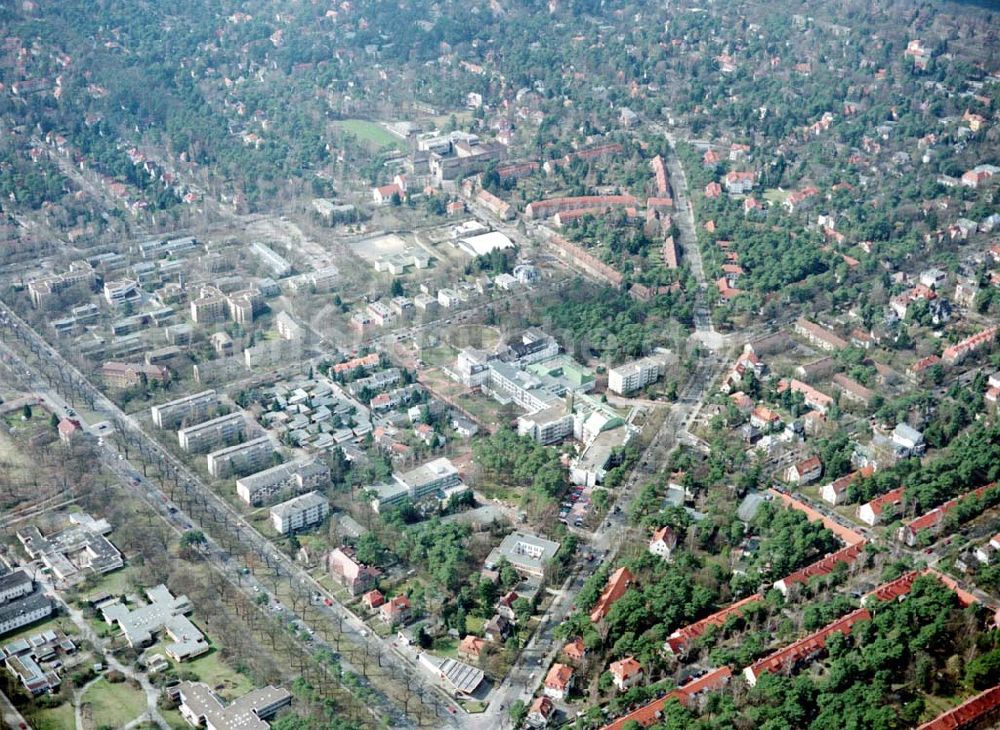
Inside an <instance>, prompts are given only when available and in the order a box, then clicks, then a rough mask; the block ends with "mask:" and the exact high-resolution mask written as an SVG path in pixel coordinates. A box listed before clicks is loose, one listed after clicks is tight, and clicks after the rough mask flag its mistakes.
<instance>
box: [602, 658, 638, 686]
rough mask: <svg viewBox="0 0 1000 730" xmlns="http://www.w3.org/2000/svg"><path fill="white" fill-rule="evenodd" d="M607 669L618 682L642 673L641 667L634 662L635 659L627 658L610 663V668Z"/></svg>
mask: <svg viewBox="0 0 1000 730" xmlns="http://www.w3.org/2000/svg"><path fill="white" fill-rule="evenodd" d="M608 669H609V670H610V672H611V674H612V675H614V676H615V677H617V678H619V679H620V680H625V679H628V678H629V677H632V676H633V675H636V674H639V673H640V672H641V671H642V665H641V664H640V663H639V662H637V661H636V660H635V657H630V656H627V657H625V658H624V659H619V660H618V661H616V662H611V666H609V667H608Z"/></svg>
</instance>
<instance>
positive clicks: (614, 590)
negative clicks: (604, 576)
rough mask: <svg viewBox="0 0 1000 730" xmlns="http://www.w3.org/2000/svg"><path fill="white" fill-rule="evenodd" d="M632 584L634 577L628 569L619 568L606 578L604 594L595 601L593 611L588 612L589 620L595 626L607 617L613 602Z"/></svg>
mask: <svg viewBox="0 0 1000 730" xmlns="http://www.w3.org/2000/svg"><path fill="white" fill-rule="evenodd" d="M634 582H635V576H634V575H632V573H631V572H630V571H629V569H628V568H619V569H618V570H616V571H615V572H614V573H612V574H611V577H610V578H608V584H607V586H605V588H604V592H603V593H602V594H601V597H600V598H598V599H597V603H596V604H594V609H593V610H592V611H591V612H590V620H591V621H593V622H594V623H595V624H596V623H598V622H599V621H601V620H602V619H603V618H604V617H605V616H607V615H608V611H610V610H611V607H612V606H613V605H614V604H615V601H617V600H618V599H619V598H621V597H622V596H624V595H625V591H627V590H628V588H629V586H630V585H632V584H633V583H634Z"/></svg>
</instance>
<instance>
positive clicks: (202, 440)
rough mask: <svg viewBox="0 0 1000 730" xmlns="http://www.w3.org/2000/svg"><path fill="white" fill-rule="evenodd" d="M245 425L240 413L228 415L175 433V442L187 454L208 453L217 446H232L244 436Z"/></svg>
mask: <svg viewBox="0 0 1000 730" xmlns="http://www.w3.org/2000/svg"><path fill="white" fill-rule="evenodd" d="M246 430H247V424H246V420H245V419H244V418H243V414H242V413H230V414H229V415H226V416H219V417H218V418H213V419H211V420H210V421H205V422H204V423H199V424H196V425H194V426H188V427H186V428H182V429H180V430H179V431H178V432H177V441H178V443H180V446H181V448H182V449H184V450H185V451H187V452H196V453H197V452H202V451H210V450H211V449H214V448H216V447H217V446H222V445H227V444H232V443H234V442H236V441H239V440H240V439H241V438H243V437H244V436H245V435H246Z"/></svg>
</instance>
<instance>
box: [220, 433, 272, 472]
mask: <svg viewBox="0 0 1000 730" xmlns="http://www.w3.org/2000/svg"><path fill="white" fill-rule="evenodd" d="M273 453H274V446H273V445H272V444H271V439H269V438H268V437H267V436H261V437H260V438H255V439H252V440H250V441H246V442H244V443H242V444H236V445H235V446H227V447H226V448H224V449H219V450H218V451H213V452H212V453H210V454H209V455H208V457H207V458H208V473H209V474H211V475H212V476H213V477H215V478H216V479H225V478H226V477H228V476H232V475H233V474H252V473H253V472H255V471H260V470H261V469H263V468H264V467H265V466H267V465H268V464H269V463H270V461H271V455H272V454H273Z"/></svg>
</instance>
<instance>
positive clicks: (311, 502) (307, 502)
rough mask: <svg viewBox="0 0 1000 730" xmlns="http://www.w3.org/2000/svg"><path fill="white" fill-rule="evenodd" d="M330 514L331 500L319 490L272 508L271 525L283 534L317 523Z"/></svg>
mask: <svg viewBox="0 0 1000 730" xmlns="http://www.w3.org/2000/svg"><path fill="white" fill-rule="evenodd" d="M328 514H330V501H329V500H328V499H327V498H326V497H324V496H323V495H322V494H320V493H319V492H309V493H307V494H302V495H299V496H298V497H293V498H292V499H290V500H288V501H287V502H282V503H281V504H276V505H275V506H274V507H272V508H271V525H272V526H273V527H274V529H275V530H277V531H278V532H279V533H281V534H283V535H284V534H287V533H289V532H294V531H296V530H301V529H303V528H305V527H309V526H311V525H317V524H319V523H320V522H322V521H323V520H324V519H326V516H327V515H328Z"/></svg>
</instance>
